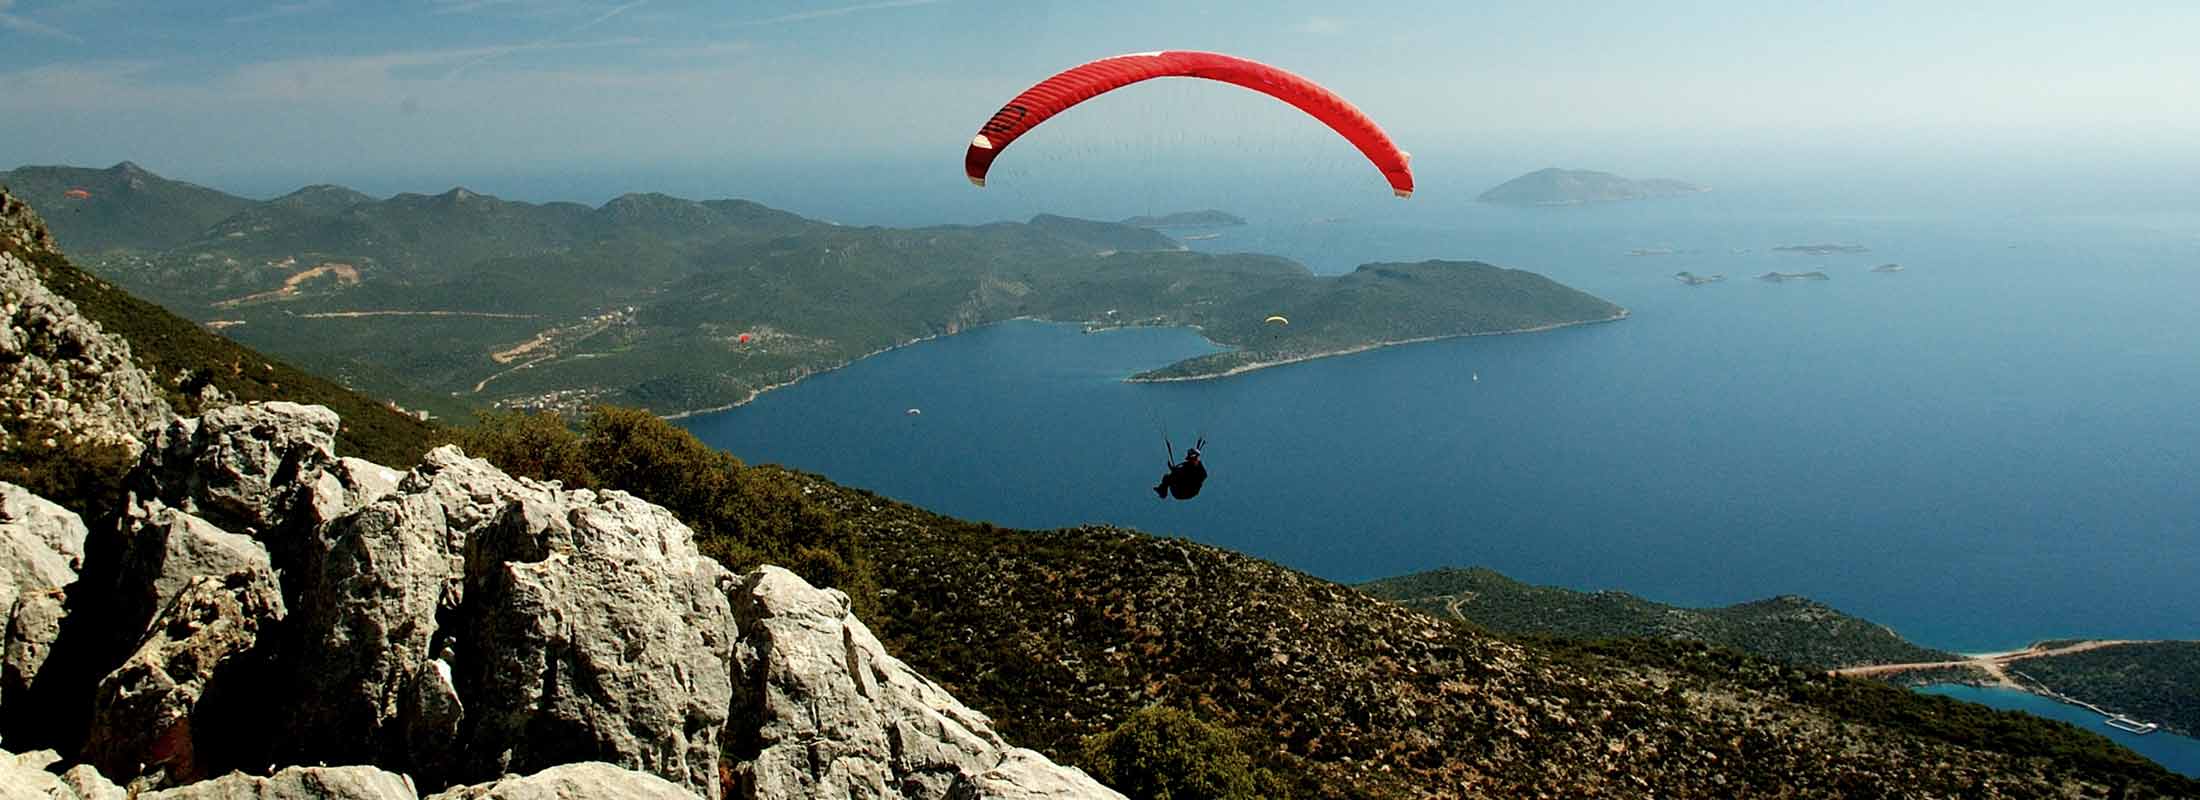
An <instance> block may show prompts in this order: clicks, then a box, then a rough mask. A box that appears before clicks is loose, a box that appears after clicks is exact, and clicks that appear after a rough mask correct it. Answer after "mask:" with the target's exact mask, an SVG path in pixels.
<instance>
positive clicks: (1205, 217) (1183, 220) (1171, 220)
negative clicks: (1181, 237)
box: [1123, 208, 1245, 228]
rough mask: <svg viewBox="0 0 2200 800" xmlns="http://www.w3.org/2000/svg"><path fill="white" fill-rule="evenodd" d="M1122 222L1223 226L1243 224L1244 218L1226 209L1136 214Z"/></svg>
mask: <svg viewBox="0 0 2200 800" xmlns="http://www.w3.org/2000/svg"><path fill="white" fill-rule="evenodd" d="M1123 224H1125V225H1129V226H1132V227H1136V228H1225V227H1229V226H1232V225H1243V224H1245V218H1243V217H1240V216H1238V215H1236V214H1232V213H1230V212H1227V211H1216V210H1214V209H1211V208H1210V209H1207V210H1205V211H1178V212H1175V213H1173V214H1162V215H1160V216H1138V217H1131V218H1129V219H1126V220H1123Z"/></svg>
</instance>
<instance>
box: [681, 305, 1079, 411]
mask: <svg viewBox="0 0 2200 800" xmlns="http://www.w3.org/2000/svg"><path fill="white" fill-rule="evenodd" d="M1026 320H1028V321H1037V322H1052V320H1043V319H1040V318H1038V317H1034V316H1028V315H1026V316H1020V317H1010V318H1008V319H997V320H993V321H991V322H983V323H979V324H976V325H971V326H969V327H966V328H956V329H955V330H954V331H953V332H950V333H934V334H928V335H925V336H919V337H917V338H914V339H910V340H909V341H906V342H901V343H898V344H890V345H887V346H885V347H881V348H879V349H877V350H873V351H871V352H868V353H864V354H862V355H859V356H856V357H854V358H850V359H848V360H846V361H842V362H840V363H837V364H832V365H829V366H824V367H819V368H817V369H812V370H806V371H804V372H802V374H799V375H796V376H794V377H792V378H788V379H786V380H783V381H780V382H778V383H771V384H765V385H763V386H758V387H756V388H754V389H750V390H749V391H748V393H747V394H744V395H742V396H741V399H739V400H735V401H733V402H731V403H724V404H720V405H715V406H707V407H704V408H692V409H688V410H686V411H679V412H674V413H671V414H658V415H657V418H658V419H662V420H666V421H672V420H681V419H687V418H688V417H693V416H700V415H703V414H716V413H718V412H720V411H731V410H733V409H736V408H740V407H742V406H745V405H748V404H750V403H753V402H756V398H758V397H762V396H763V395H764V393H765V392H769V391H771V390H773V389H784V388H787V387H789V386H793V385H795V384H797V383H801V382H802V381H803V380H804V379H806V378H813V377H816V376H819V375H823V374H825V373H828V372H832V371H834V370H838V369H844V368H846V367H848V366H849V365H852V364H854V363H856V362H858V361H862V360H864V359H866V358H870V357H872V356H875V355H879V354H882V353H890V352H893V351H895V350H900V349H902V348H904V347H913V346H916V345H920V344H923V343H925V342H929V341H933V340H936V339H941V338H944V337H948V336H953V335H955V334H958V333H963V332H965V331H973V330H977V329H979V328H986V327H991V326H994V325H999V324H1002V323H1004V322H1018V321H1026ZM1058 324H1063V325H1068V324H1073V323H1066V322H1065V323H1058Z"/></svg>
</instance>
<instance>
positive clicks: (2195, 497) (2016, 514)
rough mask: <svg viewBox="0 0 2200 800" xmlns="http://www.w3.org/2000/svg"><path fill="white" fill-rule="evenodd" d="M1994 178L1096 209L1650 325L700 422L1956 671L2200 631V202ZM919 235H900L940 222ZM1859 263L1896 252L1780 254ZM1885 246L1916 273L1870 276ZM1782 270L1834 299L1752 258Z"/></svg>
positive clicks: (718, 439) (1023, 341) (1006, 489)
mask: <svg viewBox="0 0 2200 800" xmlns="http://www.w3.org/2000/svg"><path fill="white" fill-rule="evenodd" d="M1488 183H1494V181H1489V182H1487V183H1482V184H1478V186H1485V185H1488ZM1975 188H1976V189H1977V191H1976V193H1969V192H1966V191H1964V190H1963V187H1954V188H1950V187H1948V186H1946V185H1945V184H1942V185H1940V186H1939V188H1938V189H1937V190H1936V192H1937V193H1935V194H1933V195H1931V196H1927V195H1925V194H1924V193H1923V192H1914V193H1904V192H1903V191H1902V187H1901V186H1899V185H1895V184H1885V183H1882V184H1880V185H1877V186H1873V185H1866V184H1856V185H1846V186H1830V187H1829V186H1828V185H1813V186H1807V187H1806V186H1780V185H1751V184H1748V183H1746V182H1742V183H1741V184H1739V185H1734V186H1721V187H1719V188H1718V189H1717V190H1715V191H1713V192H1710V193H1706V194H1701V195H1693V196H1687V197H1679V198H1672V199H1666V200H1658V201H1645V202H1636V203H1623V204H1612V205H1603V206H1593V207H1579V208H1531V209H1514V208H1498V207H1490V206H1485V205H1480V204H1475V203H1472V202H1470V200H1469V198H1468V197H1467V196H1466V195H1460V194H1454V195H1448V196H1447V195H1444V194H1442V193H1437V192H1424V197H1428V199H1426V201H1424V197H1417V198H1415V199H1414V200H1412V201H1408V202H1403V203H1399V202H1381V203H1376V202H1345V201H1337V200H1333V199H1330V198H1328V197H1326V196H1325V197H1322V198H1307V197H1290V196H1286V195H1285V194H1282V193H1276V192H1270V193H1265V194H1263V195H1262V199H1261V200H1260V201H1259V202H1251V203H1248V204H1245V205H1238V206H1235V207H1233V206H1231V205H1227V204H1223V203H1219V202H1217V203H1207V202H1201V201H1205V200H1209V199H1212V198H1209V197H1204V196H1201V197H1187V198H1184V199H1183V200H1181V201H1154V200H1150V199H1147V200H1142V201H1129V202H1126V201H1123V200H1121V199H1120V198H1122V197H1125V196H1135V192H1125V193H1118V194H1109V195H1104V196H1103V195H1094V196H1099V197H1102V198H1103V199H1100V200H1093V199H1091V197H1087V198H1086V205H1085V206H1084V207H1071V208H1062V209H1057V210H1062V211H1066V212H1069V213H1080V212H1082V213H1085V214H1086V215H1088V216H1096V217H1110V216H1123V215H1126V214H1130V213H1154V212H1159V211H1168V210H1175V209H1181V208H1198V207H1206V206H1208V205H1214V206H1217V207H1223V208H1229V209H1231V210H1235V211H1238V212H1239V213H1241V214H1242V215H1244V216H1246V217H1248V218H1249V219H1250V220H1251V221H1252V224H1250V225H1247V226H1243V227H1231V228H1220V229H1215V230H1213V231H1206V232H1211V233H1218V234H1220V235H1219V236H1217V237H1216V238H1213V239H1203V240H1199V241H1194V242H1191V245H1192V246H1193V247H1195V248H1197V249H1200V250H1207V251H1217V252H1228V251H1253V252H1267V253H1278V254H1283V255H1286V256H1290V257H1293V258H1296V259H1298V260H1300V261H1302V262H1303V263H1306V264H1308V265H1309V266H1311V267H1313V268H1314V269H1315V270H1316V271H1318V272H1323V273H1337V272H1343V271H1348V270H1350V269H1351V268H1353V267H1354V266H1356V265H1357V264H1360V263H1364V262H1373V261H1386V260H1420V259H1425V258H1455V259H1477V260H1483V261H1488V262H1492V263H1496V264H1499V265H1503V266H1508V267H1516V268H1521V269H1527V270H1532V271H1535V272H1539V273H1542V274H1545V275H1548V276H1550V277H1552V278H1554V279H1556V280H1558V281H1561V282H1563V283H1566V284H1568V285H1571V286H1574V287H1576V288H1579V289H1582V290H1584V291H1587V292H1590V293H1592V294H1596V295H1598V296H1600V297H1603V298H1606V299H1609V300H1611V301H1613V302H1616V303H1619V304H1621V305H1623V306H1626V307H1627V308H1629V309H1630V310H1632V312H1633V315H1632V317H1630V318H1629V319H1626V320H1623V321H1619V322H1615V323H1609V324H1600V325H1589V326H1582V327H1576V328H1570V329H1565V330H1558V331H1552V332H1546V333H1537V334H1529V335H1517V336H1491V337H1476V338H1468V339H1456V340H1448V341H1441V342H1434V343H1425V344H1416V345H1410V346H1401V347H1393V348H1386V349H1381V350H1376V351H1372V352H1366V353H1361V354H1357V355H1352V356H1347V357H1339V358H1330V359H1322V360H1317V361H1312V362H1306V363H1301V364H1294V365H1289V366H1284V367H1279V368H1274V369H1268V370H1261V371H1257V372H1252V373H1248V374H1244V375H1240V376H1236V377H1232V378H1228V379H1223V380H1215V381H1201V382H1190V383H1170V384H1132V383H1125V382H1123V380H1122V379H1123V378H1124V377H1125V376H1127V375H1129V374H1131V373H1134V372H1137V371H1140V370H1144V369H1150V368H1153V367H1157V366H1161V365H1164V364H1168V363H1170V362H1173V361H1176V360H1178V359H1182V358H1185V357H1188V356H1191V355H1195V354H1199V353H1204V352H1209V351H1211V350H1212V349H1213V345H1211V344H1209V343H1207V342H1205V341H1204V340H1203V339H1201V338H1200V337H1199V336H1198V335H1196V334H1195V333H1193V332H1190V331H1185V330H1154V329H1147V330H1127V331H1115V332H1109V333H1102V334H1092V335H1087V334H1083V333H1081V332H1079V330H1078V329H1077V328H1075V327H1072V326H1066V325H1053V324H1043V323H1028V322H1019V323H1010V324H1003V325H997V326H993V327H989V328H984V329H980V330H977V331H973V332H969V333H966V334H963V335H959V336H955V337H950V338H946V339H942V340H938V341H933V342H928V343H924V344H921V345H917V346H913V347H908V348H904V349H900V350H896V351H891V352H888V353H885V354H882V355H879V356H876V357H874V358H871V359H867V360H865V361H862V362H860V363H857V364H855V365H853V366H851V367H849V368H847V369H844V370H840V371H837V372H834V373H830V374H826V375H823V376H819V377H816V378H813V379H810V380H807V381H804V382H802V383H800V384H797V385H795V386H792V387H789V388H785V389H781V390H778V391H774V392H771V393H768V394H766V395H764V396H762V397H761V398H759V399H758V400H757V401H756V402H754V403H752V404H750V405H747V406H744V407H740V408H736V409H733V410H730V411H726V412H723V413H718V414H712V415H707V416H702V417H697V418H691V419H688V420H685V421H684V424H685V425H687V426H688V427H689V428H690V429H691V430H693V431H695V432H696V433H697V434H698V435H700V436H701V437H703V438H704V439H705V440H706V441H709V442H711V443H712V444H715V445H717V446H720V447H723V448H726V449H727V450H730V451H732V452H733V453H735V454H736V455H739V456H741V457H742V458H744V459H747V460H750V461H755V462H777V463H783V464H788V465H792V466H795V467H799V468H802V469H806V470H813V471H816V472H820V473H823V474H825V475H827V476H830V477H832V478H834V479H836V480H839V481H842V482H845V483H849V484H853V485H857V486H862V487H865V488H868V489H872V490H875V491H878V492H880V493H883V494H886V495H889V496H892V497H896V498H899V499H902V500H906V501H909V502H913V503H916V504H919V505H922V506H925V507H928V508H931V509H934V510H937V511H940V512H944V513H947V514H952V515H956V516H961V517H968V518H975V519H983V520H990V521H993V522H996V523H999V524H1003V525H1010V526H1017V527H1031V528H1046V527H1057V526H1067V525H1075V524H1079V523H1085V522H1108V523H1114V524H1119V525H1126V526H1131V527H1135V528H1139V529H1143V530H1147V531H1151V532H1155V533H1161V534H1168V535H1175V536H1184V537H1188V538H1191V539H1195V540H1198V541H1202V542H1207V543H1211V544H1215V545H1219V546H1222V547H1227V548H1231V549H1234V550H1239V551H1243V552H1246V553H1249V554H1252V555H1255V556H1259V557H1261V558H1266V559H1270V560H1273V561H1276V562H1278V563H1280V564H1283V565H1286V566H1289V567H1293V568H1296V569H1300V570H1304V571H1307V572H1309V573H1312V574H1315V575H1319V576H1322V577H1325V578H1329V579H1332V580H1337V581H1342V582H1356V581H1363V580H1368V579H1372V578H1378V577H1385V576H1391V575H1398V574H1403V573H1410V572H1416V571H1420V570H1426V569H1432V568H1436V567H1442V566H1453V565H1462V566H1463V565H1483V566H1488V567H1492V568H1495V569H1497V570H1499V571H1501V572H1503V573H1505V574H1507V575H1511V576H1513V577H1515V578H1519V579H1521V580H1525V581H1529V582H1533V583H1538V584H1555V585H1560V586H1566V587H1571V588H1576V589H1584V590H1602V589H1618V590H1624V591H1628V592H1632V593H1635V594H1638V595H1641V596H1644V597H1647V598H1650V599H1653V600H1658V601H1662V602H1667V603H1677V604H1682V605H1690V606H1705V605H1720V604H1727V603H1735V602H1741V601H1746V600H1751V599H1756V598H1762V597H1767V596H1771V595H1780V594H1799V595H1806V596H1809V597H1812V598H1815V599H1817V600H1820V601H1823V602H1826V603H1829V604H1831V605H1833V606H1835V607H1837V608H1839V609H1841V610H1843V611H1847V612H1850V613H1853V614H1858V615H1861V616H1863V617H1866V618H1869V619H1872V620H1875V621H1877V622H1880V623H1884V624H1886V625H1889V626H1891V627H1892V628H1894V629H1895V630H1896V631H1897V632H1899V633H1901V634H1902V635H1904V636H1906V637H1908V638H1910V639H1913V640H1915V641H1918V642H1921V643H1924V644H1927V645H1930V646H1934V647H1940V648H1945V649H1950V650H1958V651H1984V650H1999V649H2010V648H2015V647H2020V646H2022V645H2024V644H2027V643H2029V642H2031V641H2034V640H2038V639H2043V638H2055V637H2118V638H2185V639H2191V638H2200V591H2194V590H2193V578H2194V576H2196V575H2200V489H2196V487H2195V484H2194V480H2195V476H2196V475H2200V415H2195V413H2194V409H2195V405H2196V404H2195V398H2196V397H2200V309H2196V306H2195V302H2196V298H2200V203H2192V202H2182V204H2180V203H2177V202H2172V203H2167V204H2165V203H2161V202H2152V201H2149V202H2137V201H2135V200H2133V197H2132V196H2130V195H2114V194H2113V193H2099V194H2096V195H2091V196H2084V197H2080V196H2077V195H2076V194H2074V193H2063V194H2056V193H2051V192H2047V193H2043V192H2040V191H2037V190H2032V191H2028V192H2022V193H2020V192H2016V191H2014V190H2012V189H2010V188H2009V187H2004V186H1976V187H1975ZM1477 190H1478V189H1477ZM989 191H990V190H989ZM1430 195H1434V196H1433V197H1429V196H1430ZM943 197H946V196H945V195H943ZM1890 197H1899V198H1902V199H1901V201H1900V202H1894V201H1890V200H1888V199H1886V198H1890ZM1107 198H1115V199H1113V200H1110V199H1107ZM2190 199H2191V198H2182V199H2181V200H2182V201H2189V200H2190ZM1027 200H1028V198H1027ZM1382 200H1384V201H1389V198H1387V197H1384V198H1382ZM781 202H783V203H788V201H786V200H782V201H781ZM789 204H791V205H795V206H796V210H798V211H802V210H805V209H803V208H801V207H800V205H799V203H789ZM1163 204H1169V205H1163ZM916 205H919V206H922V207H924V208H925V209H927V212H926V213H929V214H931V215H939V214H942V213H950V212H953V211H956V210H958V208H959V207H957V206H955V205H954V204H953V202H951V201H948V200H943V201H942V202H940V203H935V204H916ZM1156 206H1161V207H1156ZM941 209H947V211H945V212H943V211H941ZM960 210H963V211H975V212H976V213H983V212H986V211H992V210H995V209H993V208H991V207H978V208H975V209H960ZM807 213H813V214H815V213H818V212H817V210H815V209H810V210H808V211H807ZM867 213H868V214H873V215H877V214H879V213H880V212H879V210H878V209H877V208H874V207H871V206H863V207H859V208H851V209H849V210H848V211H847V215H848V216H850V217H852V218H856V219H862V218H863V217H864V215H865V214H867ZM820 215H821V216H823V215H824V214H820ZM917 216H919V217H920V218H918V219H906V220H896V219H885V220H877V219H874V220H871V221H886V222H937V221H943V220H937V219H924V218H921V217H922V216H923V214H919V215H917ZM1016 216H1020V214H1019V213H1001V214H999V215H998V217H1002V218H1008V217H1016ZM986 218H994V217H980V218H978V219H970V220H964V221H980V220H982V219H986ZM1179 233H1181V234H1195V233H1201V231H1179ZM1822 243H1830V244H1855V245H1862V246H1864V247H1866V248H1869V252H1868V253H1864V254H1855V255H1826V256H1814V255H1807V254H1796V253H1789V252H1779V251H1775V250H1774V248H1776V247H1778V246H1782V245H1801V244H1822ZM1631 251H1643V252H1662V251H1672V252H1671V253H1670V254H1661V255H1631V254H1630V252H1631ZM1886 263H1898V264H1901V265H1902V266H1903V267H1904V270H1903V271H1901V272H1897V273H1892V274H1884V273H1875V272H1872V271H1870V270H1871V268H1872V267H1874V266H1876V265H1880V264H1886ZM1681 270H1687V271H1690V272H1694V273H1696V274H1699V275H1704V274H1715V273H1717V274H1724V275H1726V276H1727V280H1726V281H1724V282H1721V283H1715V284H1709V285H1704V286H1688V285H1684V284H1682V283H1680V282H1678V281H1676V280H1675V279H1674V278H1673V277H1672V276H1673V274H1674V273H1675V272H1678V271H1681ZM1775 270H1777V271H1789V272H1800V271H1812V270H1817V271H1823V272H1825V273H1827V274H1828V275H1829V276H1830V278H1831V279H1830V280H1826V281H1791V282H1781V283H1774V282H1766V281H1760V280H1757V279H1755V277H1754V276H1756V275H1758V274H1761V273H1764V272H1768V271H1775ZM909 408H919V409H922V412H923V413H922V414H921V415H916V416H911V415H907V414H906V413H905V410H906V409H909ZM1164 432H1166V433H1167V434H1168V435H1169V436H1171V437H1173V439H1174V440H1175V443H1176V445H1177V446H1178V447H1179V448H1181V447H1182V446H1183V444H1184V443H1186V442H1188V441H1190V440H1191V439H1192V438H1193V437H1194V436H1196V435H1199V434H1204V435H1205V436H1206V437H1207V439H1208V440H1209V442H1210V447H1209V449H1208V451H1207V453H1208V465H1209V469H1210V471H1211V474H1212V478H1211V479H1210V480H1209V482H1208V484H1207V489H1206V492H1205V493H1204V494H1202V495H1201V496H1200V497H1199V498H1198V499H1197V500H1195V501H1192V502H1164V501H1159V500H1156V499H1155V498H1154V496H1153V494H1152V493H1151V492H1150V491H1149V490H1148V488H1147V487H1149V486H1151V485H1152V483H1153V482H1154V480H1155V478H1156V477H1157V476H1158V475H1159V473H1160V472H1161V470H1162V462H1163V458H1164V452H1163V443H1162V441H1163V435H1164ZM2157 737H2158V738H2157V739H2156V741H2163V742H2168V741H2173V739H2172V738H2171V737H2168V736H2167V735H2157ZM2182 741H2184V742H2186V743H2188V744H2196V745H2200V743H2193V742H2192V740H2182Z"/></svg>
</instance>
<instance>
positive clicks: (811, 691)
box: [729, 566, 1118, 798]
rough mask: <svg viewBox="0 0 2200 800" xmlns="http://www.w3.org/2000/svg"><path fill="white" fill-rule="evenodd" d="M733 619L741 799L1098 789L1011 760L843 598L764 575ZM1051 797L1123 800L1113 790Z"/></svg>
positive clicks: (982, 720)
mask: <svg viewBox="0 0 2200 800" xmlns="http://www.w3.org/2000/svg"><path fill="white" fill-rule="evenodd" d="M733 608H734V619H735V622H736V624H738V626H739V634H740V638H739V639H738V640H737V641H738V644H737V646H736V648H735V667H736V669H737V670H738V676H739V682H738V684H737V685H738V686H739V689H740V691H739V692H738V693H737V694H736V695H735V698H734V704H735V705H734V718H735V719H736V720H739V725H740V726H742V728H741V729H740V730H737V731H736V732H733V733H729V737H730V738H732V739H733V741H735V742H737V743H739V744H738V746H737V748H736V751H735V754H736V756H737V757H741V758H744V759H745V761H744V762H743V763H741V764H740V765H739V766H737V767H735V768H734V778H735V783H736V786H737V790H738V792H739V795H740V796H741V797H744V798H785V797H802V798H824V797H834V798H839V797H865V798H885V797H906V798H945V797H951V796H967V797H991V796H996V795H993V794H985V793H984V792H986V791H1005V790H1006V789H1005V788H1004V787H1012V786H1019V785H1021V786H1031V787H1073V788H1074V787H1085V788H1086V789H1087V790H1090V789H1095V788H1098V784H1095V783H1093V782H1092V779H1091V778H1089V777H1086V776H1085V775H1084V773H1082V772H1078V771H1077V770H1075V769H1072V768H1068V767H1060V766H1057V765H1054V764H1052V763H1050V762H1047V761H1046V759H1045V758H1044V757H1041V756H1039V755H1038V754H1036V753H1029V752H1028V751H1027V752H1026V753H1024V754H1021V755H1016V754H1014V751H1013V750H1012V749H1011V748H1010V747H1009V745H1008V744H1007V743H1006V742H1004V741H1002V739H1001V737H1000V735H999V734H997V733H995V732H994V731H993V727H992V722H991V721H990V720H988V719H986V717H985V715H984V714H981V713H978V712H977V711H976V710H974V709H971V708H970V707H968V706H965V705H963V704H962V703H960V702H957V701H956V700H955V698H954V697H952V696H950V695H949V694H948V693H947V690H945V689H942V688H940V686H939V685H938V684H935V683H933V682H932V681H931V680H930V679H927V678H925V677H924V676H923V675H920V674H917V672H916V671H915V670H913V669H910V668H909V666H908V665H906V664H903V663H902V662H901V660H900V659H897V658H894V657H893V656H892V655H889V654H887V652H886V648H885V647H884V646H883V645H881V644H880V643H879V641H878V638H877V637H875V636H873V635H872V634H871V631H870V629H869V628H868V627H866V626H865V625H864V624H863V622H862V621H861V620H858V619H856V618H855V616H854V615H853V614H852V613H850V611H849V602H848V596H847V595H845V594H842V593H841V592H839V591H837V590H831V589H818V588H816V587H813V586H811V585H810V584H808V583H807V582H804V581H803V580H802V579H801V578H800V577H798V576H796V575H795V574H794V573H792V572H788V571H787V570H784V569H781V568H779V567H772V566H766V567H762V568H759V569H757V570H755V571H753V572H750V573H749V574H748V575H747V576H745V577H744V578H742V581H741V584H740V586H739V587H738V588H737V589H736V590H735V593H734V605H733ZM747 726H754V727H747ZM1012 755H1013V758H1012ZM1004 770H1005V771H1004ZM987 775H991V776H992V777H989V778H988V777H982V776H987ZM981 787H992V788H981ZM974 792H975V794H973V793H974ZM998 796H1004V797H1006V796H1017V795H1013V794H1001V795H998ZM1056 796H1087V797H1118V795H1116V794H1114V793H1113V792H1109V791H1107V790H1106V789H1098V792H1097V793H1088V794H1083V795H1056Z"/></svg>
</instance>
